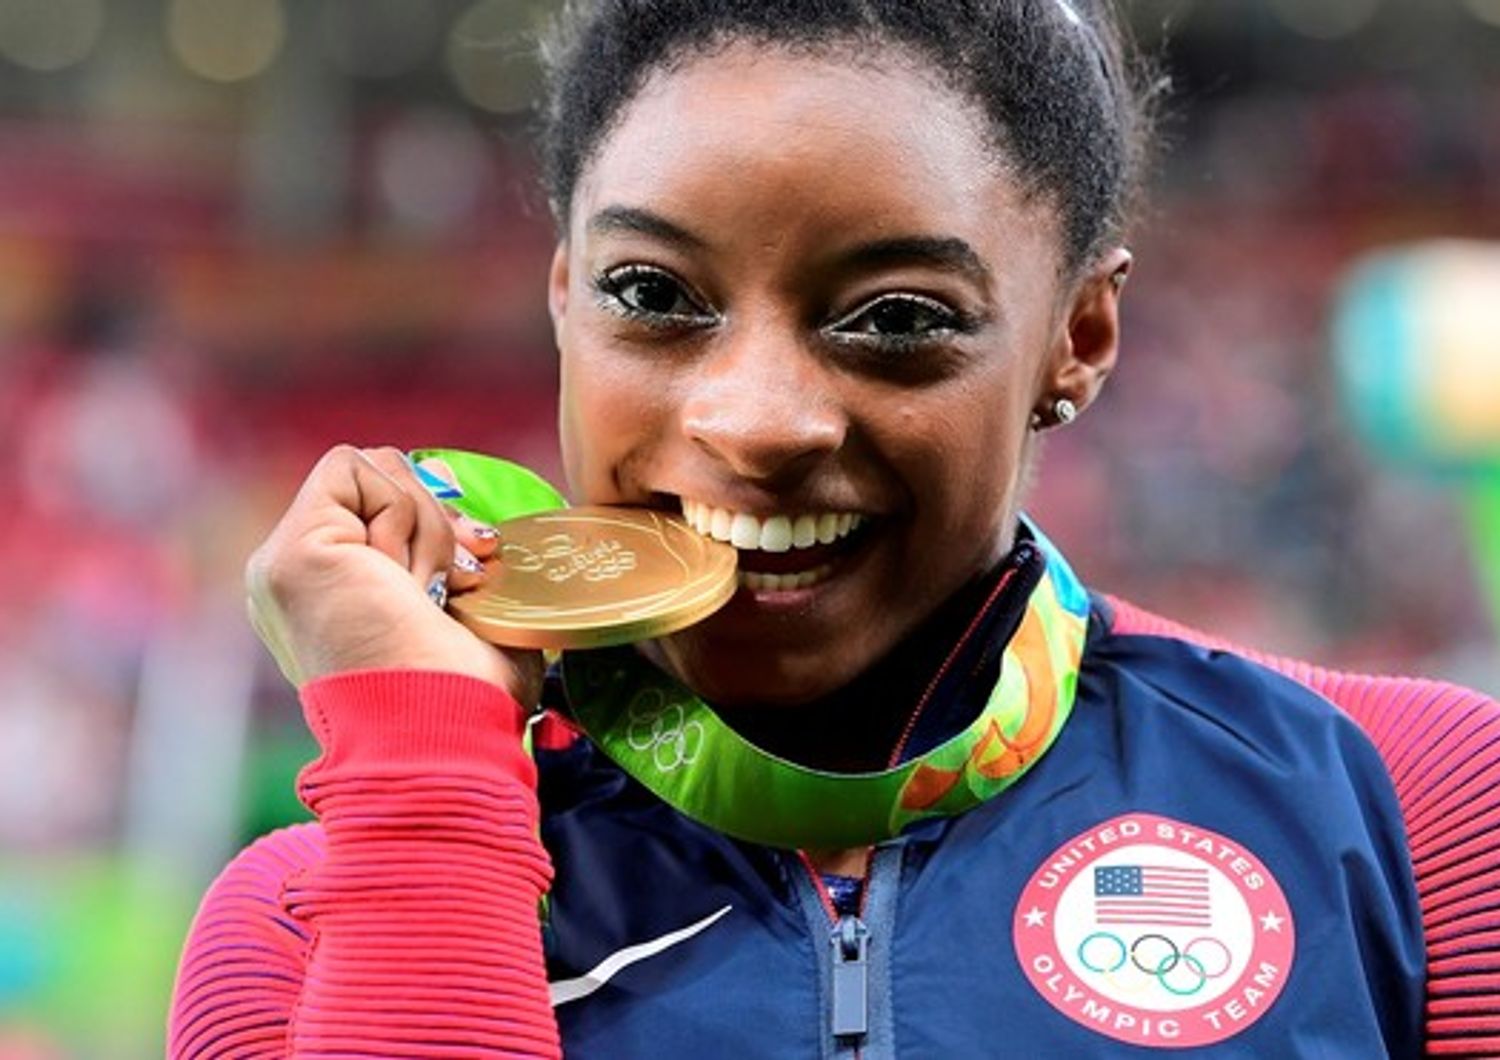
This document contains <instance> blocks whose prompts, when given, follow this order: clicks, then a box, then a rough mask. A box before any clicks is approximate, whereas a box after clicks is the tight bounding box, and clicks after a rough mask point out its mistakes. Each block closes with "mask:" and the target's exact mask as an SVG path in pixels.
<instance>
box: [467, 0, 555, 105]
mask: <svg viewBox="0 0 1500 1060" xmlns="http://www.w3.org/2000/svg"><path fill="white" fill-rule="evenodd" d="M548 10H549V7H548V5H545V4H540V3H524V2H519V0H480V2H479V3H476V4H474V5H473V6H472V7H470V8H469V9H468V10H466V11H465V12H464V13H463V14H461V15H460V16H459V17H458V18H457V19H456V20H454V23H453V28H452V29H451V30H450V31H449V34H448V51H447V65H448V73H449V76H451V77H452V78H453V83H454V84H455V85H457V86H458V90H459V92H461V93H462V94H463V97H464V98H465V99H466V100H468V101H469V102H470V103H472V104H474V106H476V107H480V108H482V109H483V110H488V111H493V112H495V113H498V114H507V113H513V112H516V111H521V110H524V109H526V108H527V107H529V106H530V105H531V104H532V102H533V101H534V100H535V99H536V94H537V90H538V87H539V85H540V83H541V66H540V63H539V57H538V48H537V40H538V37H539V34H540V32H541V29H542V26H543V25H544V24H545V20H546V18H547V12H548Z"/></svg>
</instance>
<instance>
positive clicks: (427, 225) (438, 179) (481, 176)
mask: <svg viewBox="0 0 1500 1060" xmlns="http://www.w3.org/2000/svg"><path fill="white" fill-rule="evenodd" d="M488 157H489V156H488V153H487V151H486V147H485V143H484V140H483V138H482V136H481V134H480V132H479V130H477V129H476V128H474V126H473V124H472V123H471V122H468V121H465V120H464V119H463V118H462V117H460V116H458V115H455V114H453V113H452V112H450V111H443V110H436V109H432V110H418V111H414V112H412V113H409V114H406V115H403V116H402V118H401V119H400V120H399V121H398V122H396V123H395V124H393V125H392V126H391V128H390V129H388V130H387V131H386V133H385V135H384V136H383V137H382V138H381V140H380V143H379V144H378V146H377V147H376V151H375V159H374V162H375V174H376V178H375V179H376V183H377V186H378V187H379V189H380V198H381V203H382V205H383V206H384V207H385V211H386V215H387V216H388V217H389V218H390V219H391V221H392V222H394V224H395V226H396V227H397V228H399V229H402V230H405V231H410V232H418V233H426V234H434V235H436V234H441V233H442V232H444V231H447V230H450V229H452V228H454V227H456V226H458V225H460V224H461V223H463V222H464V220H465V219H466V218H468V217H469V216H471V214H472V213H473V210H474V208H475V204H476V203H477V201H478V199H479V194H480V191H481V190H482V188H483V185H484V180H485V176H486V173H487V166H486V160H487V159H488Z"/></svg>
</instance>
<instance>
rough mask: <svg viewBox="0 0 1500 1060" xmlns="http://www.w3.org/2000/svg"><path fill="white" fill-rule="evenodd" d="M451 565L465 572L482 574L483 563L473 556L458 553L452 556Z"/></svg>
mask: <svg viewBox="0 0 1500 1060" xmlns="http://www.w3.org/2000/svg"><path fill="white" fill-rule="evenodd" d="M453 565H454V566H455V567H457V568H458V569H459V570H461V571H463V572H464V573H466V574H483V573H484V564H483V563H480V562H479V561H478V560H477V559H475V558H474V557H473V556H469V555H465V554H464V553H459V554H458V555H456V556H454V557H453Z"/></svg>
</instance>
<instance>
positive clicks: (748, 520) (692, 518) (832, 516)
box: [682, 498, 864, 552]
mask: <svg viewBox="0 0 1500 1060" xmlns="http://www.w3.org/2000/svg"><path fill="white" fill-rule="evenodd" d="M682 515H683V518H685V519H686V520H687V521H688V523H689V524H690V525H691V526H692V527H693V529H694V530H697V531H698V532H699V533H700V534H703V535H704V536H705V537H711V538H713V539H714V540H715V541H727V542H729V543H730V544H731V545H733V546H734V547H735V548H739V549H746V550H755V551H760V552H788V551H790V550H792V549H794V548H810V547H812V546H813V545H831V544H833V542H835V541H837V540H838V539H839V538H841V537H845V536H847V535H848V534H850V533H852V532H854V531H855V530H857V529H859V527H860V525H861V524H862V523H863V522H864V516H862V515H857V514H855V513H854V512H821V513H819V514H817V515H813V514H811V513H806V514H803V515H798V516H790V515H771V516H767V517H766V518H764V519H758V518H756V517H755V516H753V515H747V514H745V513H744V512H731V511H729V510H727V509H724V508H713V507H710V506H709V505H707V504H702V503H700V502H698V501H690V500H687V499H685V498H684V499H683V502H682Z"/></svg>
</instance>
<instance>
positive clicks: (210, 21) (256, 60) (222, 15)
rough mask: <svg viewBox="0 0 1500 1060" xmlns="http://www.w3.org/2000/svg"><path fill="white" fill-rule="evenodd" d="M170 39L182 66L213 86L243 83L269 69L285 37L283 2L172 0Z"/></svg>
mask: <svg viewBox="0 0 1500 1060" xmlns="http://www.w3.org/2000/svg"><path fill="white" fill-rule="evenodd" d="M167 37H168V39H169V40H170V41H171V44H172V51H173V53H174V54H175V55H176V56H177V58H178V60H179V61H180V62H181V63H182V65H183V66H185V67H187V68H188V69H189V70H191V71H192V72H193V73H195V74H197V75H198V76H200V77H204V78H207V79H208V80H210V81H223V82H233V81H244V80H247V79H249V78H252V77H255V76H256V75H257V74H259V73H261V72H262V71H264V70H265V69H266V67H268V66H270V65H271V63H272V62H273V61H275V59H276V55H277V53H278V52H279V51H280V50H281V45H282V41H283V40H284V39H285V37H286V15H285V13H284V12H283V11H282V8H281V3H280V0H171V6H170V7H169V8H168V9H167Z"/></svg>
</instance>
